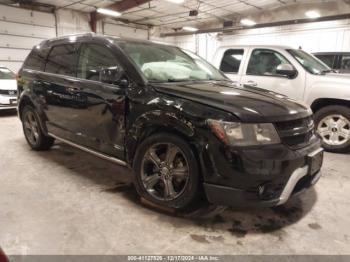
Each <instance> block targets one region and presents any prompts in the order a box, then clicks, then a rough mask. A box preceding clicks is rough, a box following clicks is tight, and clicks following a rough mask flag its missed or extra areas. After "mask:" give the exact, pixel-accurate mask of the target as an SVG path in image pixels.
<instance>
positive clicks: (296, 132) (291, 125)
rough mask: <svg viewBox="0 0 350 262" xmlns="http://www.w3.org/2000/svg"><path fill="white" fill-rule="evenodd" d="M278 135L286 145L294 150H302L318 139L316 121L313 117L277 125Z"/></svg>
mask: <svg viewBox="0 0 350 262" xmlns="http://www.w3.org/2000/svg"><path fill="white" fill-rule="evenodd" d="M275 127H276V129H277V132H278V134H279V135H280V137H281V140H282V142H283V143H284V144H286V145H288V146H290V147H292V148H300V147H303V146H304V145H306V144H307V143H309V142H310V140H313V139H314V138H316V136H315V131H314V121H313V119H312V117H311V116H310V117H306V118H301V119H296V120H291V121H283V122H277V123H275Z"/></svg>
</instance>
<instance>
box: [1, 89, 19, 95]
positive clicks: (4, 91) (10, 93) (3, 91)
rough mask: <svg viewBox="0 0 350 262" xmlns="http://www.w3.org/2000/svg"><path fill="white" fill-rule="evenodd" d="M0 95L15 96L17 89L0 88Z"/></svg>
mask: <svg viewBox="0 0 350 262" xmlns="http://www.w3.org/2000/svg"><path fill="white" fill-rule="evenodd" d="M0 95H6V96H16V95H17V90H0Z"/></svg>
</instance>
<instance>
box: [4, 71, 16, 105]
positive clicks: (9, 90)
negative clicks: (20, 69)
mask: <svg viewBox="0 0 350 262" xmlns="http://www.w3.org/2000/svg"><path fill="white" fill-rule="evenodd" d="M15 108H17V80H16V75H15V74H14V73H13V72H12V71H11V70H10V69H8V68H6V67H3V66H0V110H2V109H15Z"/></svg>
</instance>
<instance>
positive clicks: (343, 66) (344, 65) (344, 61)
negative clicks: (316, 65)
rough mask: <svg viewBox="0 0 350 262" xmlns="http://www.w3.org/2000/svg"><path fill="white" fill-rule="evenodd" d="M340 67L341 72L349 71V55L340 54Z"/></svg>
mask: <svg viewBox="0 0 350 262" xmlns="http://www.w3.org/2000/svg"><path fill="white" fill-rule="evenodd" d="M341 69H342V71H343V72H346V73H350V55H343V56H342V59H341Z"/></svg>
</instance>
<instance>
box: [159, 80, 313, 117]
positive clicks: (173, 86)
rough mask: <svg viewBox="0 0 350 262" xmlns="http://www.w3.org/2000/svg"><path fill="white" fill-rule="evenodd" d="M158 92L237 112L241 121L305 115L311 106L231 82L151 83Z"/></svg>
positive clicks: (308, 112) (309, 112) (308, 113)
mask: <svg viewBox="0 0 350 262" xmlns="http://www.w3.org/2000/svg"><path fill="white" fill-rule="evenodd" d="M153 87H154V88H155V89H156V90H157V91H158V92H161V93H165V94H169V95H174V96H177V97H181V98H184V99H188V100H191V101H195V102H199V103H202V104H205V105H209V106H212V107H215V108H218V109H222V110H224V111H227V112H230V113H232V114H234V115H235V116H237V117H238V118H239V119H240V120H241V121H243V122H256V123H263V122H279V121H287V120H293V119H298V118H304V117H307V116H309V115H311V114H312V112H311V109H310V108H309V107H308V106H307V105H304V104H302V103H299V102H296V101H294V100H292V99H289V98H287V97H286V96H283V95H280V94H277V93H274V92H271V91H267V90H263V89H259V88H254V87H249V86H244V87H237V86H235V85H234V84H233V83H231V82H181V83H161V84H158V83H157V84H153Z"/></svg>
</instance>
